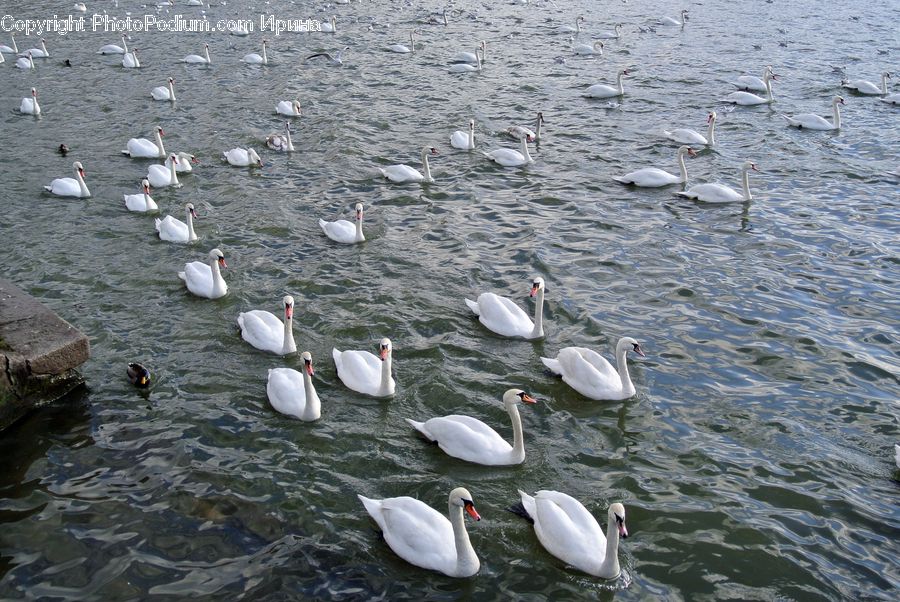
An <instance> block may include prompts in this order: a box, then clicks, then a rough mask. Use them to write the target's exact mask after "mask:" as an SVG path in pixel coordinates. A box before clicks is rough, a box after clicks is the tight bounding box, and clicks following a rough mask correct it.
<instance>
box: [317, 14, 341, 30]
mask: <svg viewBox="0 0 900 602" xmlns="http://www.w3.org/2000/svg"><path fill="white" fill-rule="evenodd" d="M321 27H322V28H321V29H320V30H319V31H321V32H322V33H337V17H335V16H332V17H331V21H330V22H329V21H326V22H325V23H322V24H321Z"/></svg>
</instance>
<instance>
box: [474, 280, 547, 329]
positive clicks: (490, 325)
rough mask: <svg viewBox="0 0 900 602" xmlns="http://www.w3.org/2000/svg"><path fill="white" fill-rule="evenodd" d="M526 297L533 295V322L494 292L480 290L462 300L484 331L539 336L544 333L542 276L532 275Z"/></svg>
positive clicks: (516, 306) (513, 304)
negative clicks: (470, 297) (533, 276)
mask: <svg viewBox="0 0 900 602" xmlns="http://www.w3.org/2000/svg"><path fill="white" fill-rule="evenodd" d="M529 297H536V299H535V304H534V322H532V321H531V319H530V318H529V317H528V314H526V313H525V312H524V311H522V309H520V308H519V306H518V305H516V304H515V303H513V302H512V301H510V300H509V299H507V298H506V297H501V296H500V295H496V294H494V293H481V294H480V295H478V298H477V299H476V300H475V301H472V300H471V299H465V302H466V305H467V306H469V309H471V310H472V312H473V313H474V314H475V315H476V316H478V321H479V322H481V323H482V325H484V326H485V327H486V328H487V329H488V330H491V331H493V332H495V333H497V334H499V335H502V336H505V337H521V338H523V339H540V338H543V336H544V325H543V312H544V279H543V278H541V277H537V278H535V279H534V280H533V281H532V283H531V292H530V293H529Z"/></svg>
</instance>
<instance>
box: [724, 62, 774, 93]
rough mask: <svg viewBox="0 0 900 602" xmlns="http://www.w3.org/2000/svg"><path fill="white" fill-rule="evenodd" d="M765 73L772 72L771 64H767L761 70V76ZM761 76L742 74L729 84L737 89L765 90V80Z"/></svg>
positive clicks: (748, 90) (749, 90)
mask: <svg viewBox="0 0 900 602" xmlns="http://www.w3.org/2000/svg"><path fill="white" fill-rule="evenodd" d="M767 73H768V74H769V75H771V74H772V65H767V66H766V68H765V70H763V78H764V77H765V76H766V74H767ZM763 78H759V77H756V76H755V75H742V76H740V77H739V78H737V79H736V80H734V81H733V82H731V84H732V85H733V86H735V87H736V88H737V89H738V90H745V91H747V92H765V91H766V82H765V81H764V80H763Z"/></svg>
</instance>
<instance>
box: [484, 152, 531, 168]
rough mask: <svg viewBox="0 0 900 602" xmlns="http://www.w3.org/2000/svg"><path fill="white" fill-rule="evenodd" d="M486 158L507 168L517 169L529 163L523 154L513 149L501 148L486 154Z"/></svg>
mask: <svg viewBox="0 0 900 602" xmlns="http://www.w3.org/2000/svg"><path fill="white" fill-rule="evenodd" d="M484 156H485V157H487V158H488V159H490V160H491V161H494V162H496V163H499V164H500V165H503V166H505V167H515V166H517V165H522V164H523V163H527V162H528V161H527V159H525V156H524V155H523V154H522V153H520V152H519V151H517V150H513V149H511V148H499V149H497V150H493V151H491V152H489V153H484Z"/></svg>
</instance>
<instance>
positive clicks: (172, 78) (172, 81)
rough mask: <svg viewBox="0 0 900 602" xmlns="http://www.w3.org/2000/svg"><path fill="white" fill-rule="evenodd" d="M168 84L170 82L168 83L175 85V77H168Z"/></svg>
mask: <svg viewBox="0 0 900 602" xmlns="http://www.w3.org/2000/svg"><path fill="white" fill-rule="evenodd" d="M169 84H170V85H175V78H174V77H170V78H169Z"/></svg>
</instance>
